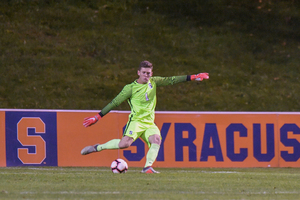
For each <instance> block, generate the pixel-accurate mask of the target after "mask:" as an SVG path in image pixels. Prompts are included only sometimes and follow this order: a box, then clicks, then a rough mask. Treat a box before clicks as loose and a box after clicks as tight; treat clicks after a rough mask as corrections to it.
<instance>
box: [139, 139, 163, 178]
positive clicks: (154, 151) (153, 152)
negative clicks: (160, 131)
mask: <svg viewBox="0 0 300 200" xmlns="http://www.w3.org/2000/svg"><path fill="white" fill-rule="evenodd" d="M159 148H160V145H159V144H151V146H150V148H149V151H148V153H147V156H146V164H145V167H144V168H143V170H142V173H159V172H158V171H155V170H154V169H153V168H152V167H151V166H152V164H153V163H154V161H155V159H156V158H157V155H158V151H159Z"/></svg>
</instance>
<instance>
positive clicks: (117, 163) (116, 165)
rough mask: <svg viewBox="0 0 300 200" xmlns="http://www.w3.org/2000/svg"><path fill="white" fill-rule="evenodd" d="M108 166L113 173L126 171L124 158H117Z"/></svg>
mask: <svg viewBox="0 0 300 200" xmlns="http://www.w3.org/2000/svg"><path fill="white" fill-rule="evenodd" d="M110 168H111V171H112V172H113V173H115V174H120V173H126V172H127V170H128V165H127V162H126V161H125V160H123V159H121V158H118V159H116V160H114V161H113V162H112V163H111V165H110Z"/></svg>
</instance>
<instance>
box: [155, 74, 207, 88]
mask: <svg viewBox="0 0 300 200" xmlns="http://www.w3.org/2000/svg"><path fill="white" fill-rule="evenodd" d="M203 79H209V74H208V73H206V72H204V73H199V74H194V75H183V76H170V77H160V76H155V77H153V80H154V81H155V82H156V84H157V86H166V85H174V84H176V83H181V82H185V81H194V80H195V81H202V80H203Z"/></svg>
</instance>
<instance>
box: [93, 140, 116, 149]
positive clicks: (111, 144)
mask: <svg viewBox="0 0 300 200" xmlns="http://www.w3.org/2000/svg"><path fill="white" fill-rule="evenodd" d="M120 141H121V140H120V139H113V140H110V141H108V142H106V143H104V144H99V145H98V146H97V151H102V150H104V149H119V143H120Z"/></svg>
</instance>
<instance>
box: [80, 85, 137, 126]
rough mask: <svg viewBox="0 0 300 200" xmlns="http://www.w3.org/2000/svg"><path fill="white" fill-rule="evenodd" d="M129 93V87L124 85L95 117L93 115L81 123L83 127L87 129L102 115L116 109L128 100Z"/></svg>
mask: <svg viewBox="0 0 300 200" xmlns="http://www.w3.org/2000/svg"><path fill="white" fill-rule="evenodd" d="M131 91H132V90H131V87H130V86H129V85H126V86H125V87H124V88H123V90H122V91H121V92H120V93H119V94H118V95H117V96H116V97H115V98H114V99H113V100H112V101H111V102H110V103H109V104H107V105H106V106H105V107H104V108H103V109H102V110H101V112H99V113H98V114H97V115H95V116H93V117H87V118H85V119H84V121H83V126H85V127H89V126H91V125H93V124H95V123H97V121H99V119H101V118H102V117H103V116H104V115H106V114H107V113H109V112H110V111H111V110H112V109H113V108H115V107H117V106H118V105H120V104H121V103H122V102H123V101H125V100H126V99H128V98H130V96H131Z"/></svg>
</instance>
